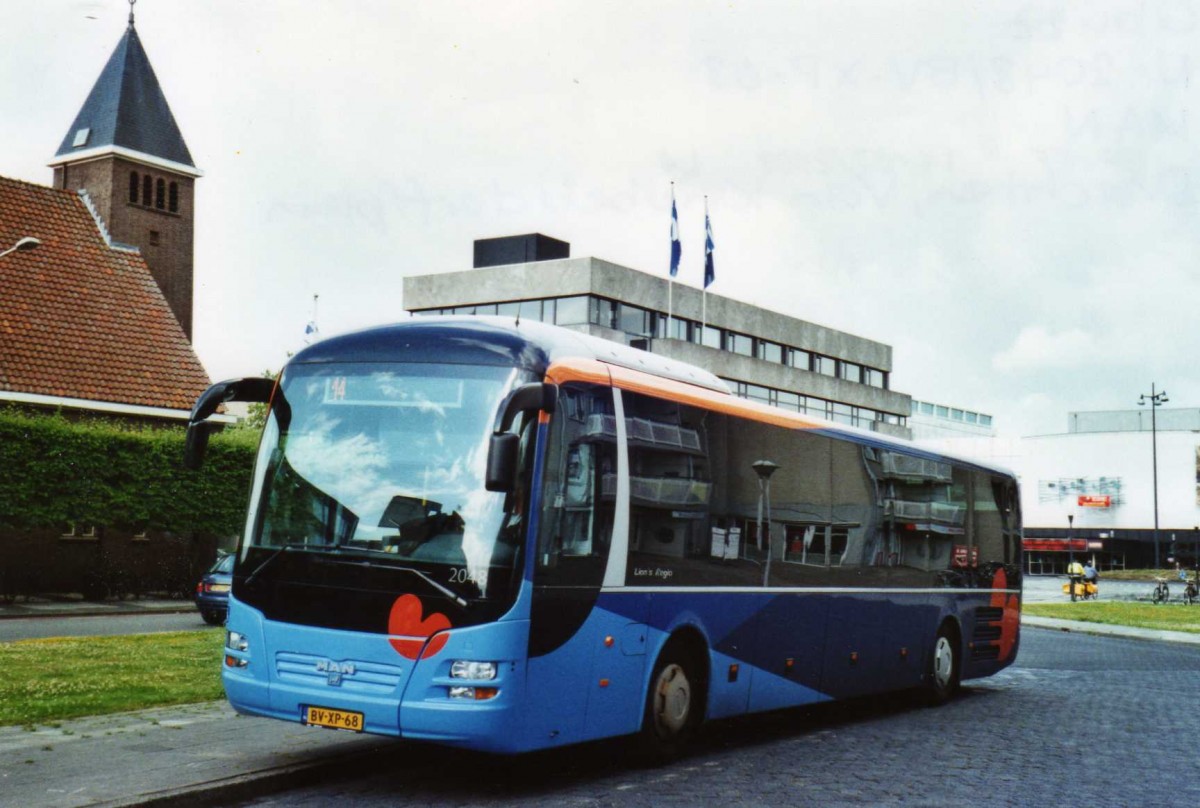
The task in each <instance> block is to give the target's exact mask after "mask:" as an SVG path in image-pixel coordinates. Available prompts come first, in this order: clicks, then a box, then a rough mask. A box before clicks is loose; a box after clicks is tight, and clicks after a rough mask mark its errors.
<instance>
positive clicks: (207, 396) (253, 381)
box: [183, 376, 275, 471]
mask: <svg viewBox="0 0 1200 808" xmlns="http://www.w3.org/2000/svg"><path fill="white" fill-rule="evenodd" d="M274 389H275V380H274V379H266V378H261V377H258V376H251V377H248V378H245V379H226V380H225V381H223V382H217V383H216V384H214V385H213V386H211V387H209V388H208V389H207V390H205V391H204V392H203V393H201V394H200V398H198V399H196V405H195V406H194V407H192V413H191V415H190V416H189V417H188V426H187V437H186V438H185V439H184V443H183V465H184V466H185V467H186V468H189V469H192V470H193V471H194V470H196V469H198V468H200V466H202V465H203V464H204V455H205V453H206V452H207V450H208V438H209V436H210V435H212V433H214V432H216V431H218V430H219V429H220V428H221V424H218V423H215V422H213V421H209V420H208V418H209V416H210V415H212V414H214V413H215V412H216V411H217V408H218V407H220V406H221V405H222V404H225V403H227V402H230V401H246V402H250V403H252V404H266V403H267V402H269V401H270V400H271V392H272V391H273V390H274Z"/></svg>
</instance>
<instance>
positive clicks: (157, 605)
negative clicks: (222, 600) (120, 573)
mask: <svg viewBox="0 0 1200 808" xmlns="http://www.w3.org/2000/svg"><path fill="white" fill-rule="evenodd" d="M194 611H196V604H195V603H194V602H193V601H192V599H191V598H179V599H178V600H166V599H157V598H143V599H140V600H103V601H93V600H83V599H82V598H80V597H77V596H70V595H64V596H62V597H42V598H33V599H32V600H25V599H20V600H17V601H14V602H13V603H0V620H4V619H6V618H9V619H11V618H18V617H88V616H94V615H105V614H155V613H166V612H194Z"/></svg>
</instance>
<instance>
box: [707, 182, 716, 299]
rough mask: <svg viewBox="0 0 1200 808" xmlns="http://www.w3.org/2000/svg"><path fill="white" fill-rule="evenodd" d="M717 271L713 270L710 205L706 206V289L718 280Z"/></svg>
mask: <svg viewBox="0 0 1200 808" xmlns="http://www.w3.org/2000/svg"><path fill="white" fill-rule="evenodd" d="M716 278H717V271H716V269H714V268H713V238H712V224H711V223H710V222H709V221H708V204H707V203H705V205H704V288H705V289H707V288H708V287H709V285H710V284H711V283H712V282H713V281H714V280H716Z"/></svg>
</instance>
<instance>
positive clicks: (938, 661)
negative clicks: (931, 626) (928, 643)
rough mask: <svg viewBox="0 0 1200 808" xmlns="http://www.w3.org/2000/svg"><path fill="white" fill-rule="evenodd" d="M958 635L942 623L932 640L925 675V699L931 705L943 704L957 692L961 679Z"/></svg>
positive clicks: (949, 626)
mask: <svg viewBox="0 0 1200 808" xmlns="http://www.w3.org/2000/svg"><path fill="white" fill-rule="evenodd" d="M960 651H961V649H960V646H959V642H958V633H957V632H956V631H955V630H954V627H953V626H952V625H951V624H949V623H943V624H942V627H941V628H939V629H938V633H937V637H936V638H934V641H933V648H932V650H931V653H930V654H929V662H928V664H927V665H926V673H925V677H926V678H925V697H926V700H927V701H928V702H929V704H931V705H938V704H945V703H946V702H947V701H949V700H950V699H951V698H953V696H954V694H955V693H956V692H958V685H959V682H960V680H961V677H962V670H961V668H962V662H961V660H960V658H959V657H960Z"/></svg>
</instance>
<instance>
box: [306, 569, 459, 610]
mask: <svg viewBox="0 0 1200 808" xmlns="http://www.w3.org/2000/svg"><path fill="white" fill-rule="evenodd" d="M327 563H329V564H350V565H352V566H355V567H359V566H363V567H371V568H373V569H385V570H399V571H400V572H411V573H412V574H413V575H415V576H417V577H418V578H420V579H421V580H422V581H424V582H425V583H427V584H429V585H430V586H432V587H433V588H434V589H436V590H437V591H439V592H441V593H442V594H443V595H445V596H446V597H448V598H450V599H451V600H452V601H454V602H455V603H457V604H458V605H459V606H462V607H463V608H464V609H465V608H467V607H468V606H469V605H470V604H469V603H468V602H467V600H466V599H465V598H463V597H462V596H460V595H459V594H457V593H456V592H455V591H454V590H453V589H450V588H449V587H445V586H442V585H441V584H440V583H438V582H437V581H435V580H434V579H433V577H432V576H431V575H429V574H428V573H425V572H422V571H421V570H419V569H416V568H415V567H400V566H397V565H395V564H372V563H371V562H370V561H367V560H363V561H329V562H327Z"/></svg>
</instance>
